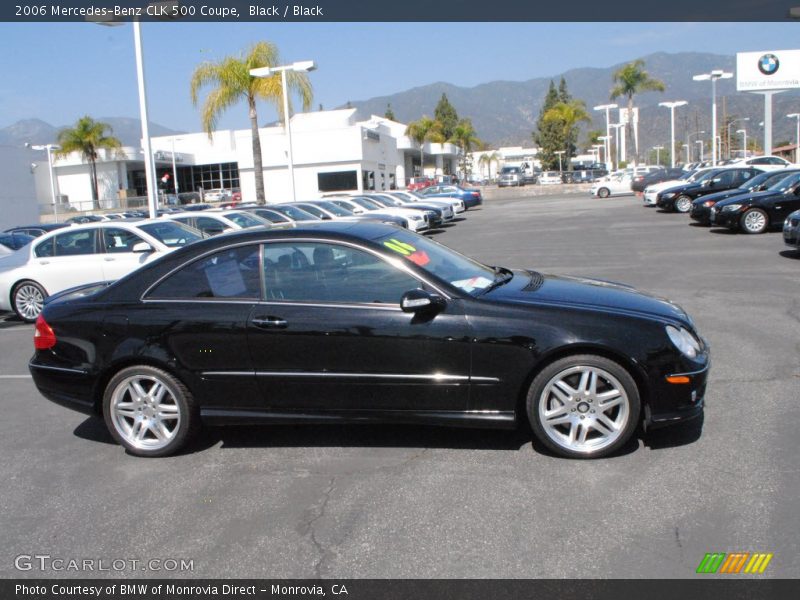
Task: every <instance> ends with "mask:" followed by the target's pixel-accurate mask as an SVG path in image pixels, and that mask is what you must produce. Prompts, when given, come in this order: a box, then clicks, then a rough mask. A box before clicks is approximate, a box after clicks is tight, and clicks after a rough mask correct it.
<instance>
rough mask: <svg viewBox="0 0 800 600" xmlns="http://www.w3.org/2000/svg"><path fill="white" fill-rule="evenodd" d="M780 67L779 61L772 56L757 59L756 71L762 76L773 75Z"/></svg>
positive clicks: (766, 55) (767, 55)
mask: <svg viewBox="0 0 800 600" xmlns="http://www.w3.org/2000/svg"><path fill="white" fill-rule="evenodd" d="M780 66H781V61H779V60H778V57H777V56H775V55H774V54H765V55H764V56H762V57H761V58H759V59H758V70H759V71H761V72H762V73H763V74H764V75H774V74H775V73H777V72H778V67H780Z"/></svg>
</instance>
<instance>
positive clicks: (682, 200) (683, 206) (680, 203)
mask: <svg viewBox="0 0 800 600" xmlns="http://www.w3.org/2000/svg"><path fill="white" fill-rule="evenodd" d="M675 210H677V211H678V212H679V213H687V212H689V211H690V210H692V199H691V198H689V196H679V197H678V199H677V200H675Z"/></svg>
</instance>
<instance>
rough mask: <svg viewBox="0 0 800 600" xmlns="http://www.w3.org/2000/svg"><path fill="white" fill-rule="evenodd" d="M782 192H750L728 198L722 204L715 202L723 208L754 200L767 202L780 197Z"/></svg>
mask: <svg viewBox="0 0 800 600" xmlns="http://www.w3.org/2000/svg"><path fill="white" fill-rule="evenodd" d="M783 194H784V192H777V191H774V190H764V191H763V192H750V193H746V194H743V195H741V196H736V197H734V198H728V199H727V200H724V201H722V202H717V206H719V207H723V206H726V205H727V204H735V203H737V202H751V201H754V200H768V199H771V198H778V197H780V196H782V195H783Z"/></svg>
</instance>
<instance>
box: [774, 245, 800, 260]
mask: <svg viewBox="0 0 800 600" xmlns="http://www.w3.org/2000/svg"><path fill="white" fill-rule="evenodd" d="M778 254H780V255H781V256H782V257H783V258H788V259H789V260H798V259H800V248H798V249H797V250H781V251H780V252H778Z"/></svg>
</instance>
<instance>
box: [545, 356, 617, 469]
mask: <svg viewBox="0 0 800 600" xmlns="http://www.w3.org/2000/svg"><path fill="white" fill-rule="evenodd" d="M538 406H539V409H538V410H539V420H540V422H541V424H542V427H543V429H544V431H545V433H546V434H547V436H548V437H549V438H550V439H551V440H552V441H553V442H555V443H556V444H557V445H558V446H560V447H562V448H564V449H566V450H570V451H572V452H577V453H580V454H587V455H589V454H594V453H596V452H599V451H600V450H602V449H603V448H606V447H608V446H610V445H611V444H613V443H614V442H615V441H616V440H617V439H618V438H619V437H620V435H622V433H623V431H624V430H625V429H626V425H627V424H628V418H629V416H630V400H629V399H628V394H627V393H626V392H625V388H624V387H623V386H622V384H621V383H620V382H619V380H618V379H617V378H615V377H614V376H613V375H612V374H611V373H609V372H608V371H606V370H605V369H601V368H598V367H590V366H584V365H577V366H574V367H570V368H567V369H564V370H563V371H561V372H559V373H558V374H556V375H555V376H554V377H553V378H551V379H550V381H548V382H547V384H546V385H545V387H544V391H543V392H542V395H541V396H540V398H539V402H538Z"/></svg>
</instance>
